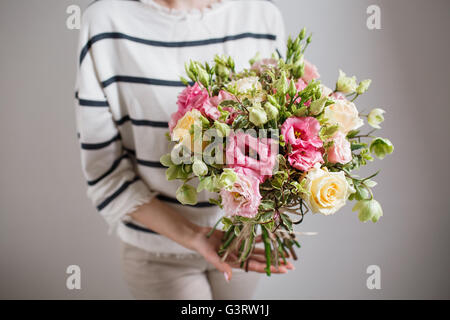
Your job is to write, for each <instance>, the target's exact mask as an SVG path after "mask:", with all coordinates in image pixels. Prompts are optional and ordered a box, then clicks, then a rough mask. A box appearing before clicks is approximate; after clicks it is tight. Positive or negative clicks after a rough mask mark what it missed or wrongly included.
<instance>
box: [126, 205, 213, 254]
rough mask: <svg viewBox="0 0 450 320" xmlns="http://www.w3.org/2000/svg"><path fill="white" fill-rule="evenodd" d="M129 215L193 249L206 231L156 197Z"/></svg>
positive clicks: (195, 249)
mask: <svg viewBox="0 0 450 320" xmlns="http://www.w3.org/2000/svg"><path fill="white" fill-rule="evenodd" d="M129 215H130V216H131V218H132V219H133V220H135V221H137V222H139V223H141V224H143V225H144V226H146V227H147V228H149V229H151V230H154V231H156V232H157V233H159V234H161V235H163V236H166V237H168V238H170V239H172V240H174V241H175V242H177V243H178V244H180V245H182V246H183V247H185V248H187V249H191V250H194V251H197V248H198V244H199V240H201V237H204V235H205V233H206V232H205V227H201V226H199V225H197V224H195V223H192V222H191V221H189V220H188V219H186V218H185V217H183V216H182V215H180V214H179V213H178V212H176V211H175V210H174V209H173V208H172V207H170V206H168V205H166V204H164V203H162V202H161V201H159V200H157V199H153V200H152V201H150V202H149V203H146V204H144V205H142V206H140V207H139V208H137V210H136V211H134V212H132V213H130V214H129ZM206 229H207V228H206Z"/></svg>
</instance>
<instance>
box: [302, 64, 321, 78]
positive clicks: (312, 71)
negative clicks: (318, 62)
mask: <svg viewBox="0 0 450 320" xmlns="http://www.w3.org/2000/svg"><path fill="white" fill-rule="evenodd" d="M319 77H320V74H319V71H318V70H317V67H316V66H315V65H313V64H312V63H311V62H309V61H306V60H305V72H304V73H303V76H302V78H303V80H305V81H306V82H310V81H311V80H313V79H317V78H319Z"/></svg>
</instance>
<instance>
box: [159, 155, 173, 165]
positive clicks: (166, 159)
mask: <svg viewBox="0 0 450 320" xmlns="http://www.w3.org/2000/svg"><path fill="white" fill-rule="evenodd" d="M159 162H161V164H162V165H163V166H165V167H170V166H173V165H174V163H173V162H172V159H171V156H170V153H167V154H165V155H163V156H161V158H159Z"/></svg>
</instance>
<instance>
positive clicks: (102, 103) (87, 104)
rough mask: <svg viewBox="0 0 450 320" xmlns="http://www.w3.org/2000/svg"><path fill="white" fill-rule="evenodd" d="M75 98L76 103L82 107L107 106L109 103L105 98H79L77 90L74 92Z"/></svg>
mask: <svg viewBox="0 0 450 320" xmlns="http://www.w3.org/2000/svg"><path fill="white" fill-rule="evenodd" d="M75 99H77V100H78V104H79V105H80V106H84V107H109V103H108V101H106V100H87V99H80V97H79V96H78V91H77V92H75Z"/></svg>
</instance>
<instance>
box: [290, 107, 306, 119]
mask: <svg viewBox="0 0 450 320" xmlns="http://www.w3.org/2000/svg"><path fill="white" fill-rule="evenodd" d="M306 111H308V107H307V106H302V107H301V108H298V109H297V110H295V111H294V116H296V117H303V116H304V115H305V114H306ZM288 117H289V116H288Z"/></svg>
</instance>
